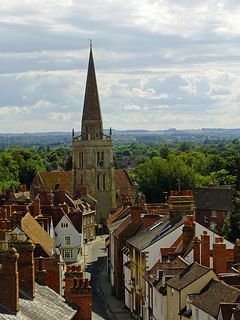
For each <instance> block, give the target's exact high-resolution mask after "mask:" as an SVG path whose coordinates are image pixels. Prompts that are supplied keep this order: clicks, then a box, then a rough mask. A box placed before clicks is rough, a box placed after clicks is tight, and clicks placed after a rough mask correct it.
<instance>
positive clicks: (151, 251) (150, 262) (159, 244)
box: [142, 224, 183, 269]
mask: <svg viewBox="0 0 240 320" xmlns="http://www.w3.org/2000/svg"><path fill="white" fill-rule="evenodd" d="M182 228H183V224H182V225H181V226H180V227H178V228H177V229H176V230H174V231H173V232H170V233H169V234H167V235H166V236H164V237H163V238H161V239H160V240H158V241H156V242H154V243H153V244H152V245H150V246H149V247H147V248H146V249H144V250H142V252H145V253H147V254H148V258H147V267H148V268H150V269H151V268H152V267H153V266H154V264H155V263H156V262H157V260H158V259H159V257H160V248H169V247H171V245H172V244H173V243H174V242H175V241H176V240H177V239H178V238H179V237H180V236H181V234H182ZM160 261H162V260H161V257H160Z"/></svg>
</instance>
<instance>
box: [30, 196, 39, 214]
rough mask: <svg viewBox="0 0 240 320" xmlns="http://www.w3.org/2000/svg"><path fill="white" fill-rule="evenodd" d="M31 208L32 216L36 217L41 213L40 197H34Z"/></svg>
mask: <svg viewBox="0 0 240 320" xmlns="http://www.w3.org/2000/svg"><path fill="white" fill-rule="evenodd" d="M32 206H33V210H32V213H33V217H34V218H35V217H37V216H39V215H40V214H41V209H40V198H39V196H38V195H37V196H36V198H35V199H34V200H33V204H32Z"/></svg>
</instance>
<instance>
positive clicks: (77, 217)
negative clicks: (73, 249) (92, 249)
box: [67, 212, 82, 233]
mask: <svg viewBox="0 0 240 320" xmlns="http://www.w3.org/2000/svg"><path fill="white" fill-rule="evenodd" d="M67 216H68V218H69V219H70V220H71V222H72V224H73V225H74V227H75V229H76V230H77V231H78V232H79V233H82V214H81V213H80V212H72V213H69V214H68V215H67Z"/></svg>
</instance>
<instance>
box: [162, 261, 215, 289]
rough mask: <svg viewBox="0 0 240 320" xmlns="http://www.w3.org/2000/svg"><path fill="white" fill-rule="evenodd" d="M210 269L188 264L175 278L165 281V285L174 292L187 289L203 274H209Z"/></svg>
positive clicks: (196, 264)
mask: <svg viewBox="0 0 240 320" xmlns="http://www.w3.org/2000/svg"><path fill="white" fill-rule="evenodd" d="M210 270H211V269H209V268H206V267H204V266H202V265H200V264H198V263H196V262H194V263H192V264H190V265H189V266H188V267H186V268H185V269H184V270H183V271H182V272H181V273H180V274H178V275H177V276H176V277H174V278H172V279H170V280H169V281H167V285H168V286H169V287H171V288H174V289H176V290H179V291H180V290H182V289H183V288H185V287H187V286H188V285H189V284H191V283H192V282H193V281H195V280H197V279H199V278H201V277H202V276H203V275H204V274H206V273H207V272H209V271H210Z"/></svg>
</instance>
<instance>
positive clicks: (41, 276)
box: [36, 257, 47, 286]
mask: <svg viewBox="0 0 240 320" xmlns="http://www.w3.org/2000/svg"><path fill="white" fill-rule="evenodd" d="M36 282H37V283H38V284H40V285H42V286H46V285H47V271H46V270H45V269H44V268H43V258H42V257H39V260H38V269H37V271H36Z"/></svg>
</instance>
